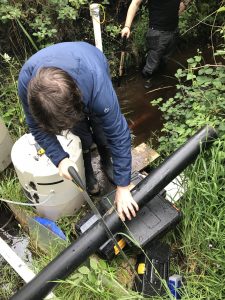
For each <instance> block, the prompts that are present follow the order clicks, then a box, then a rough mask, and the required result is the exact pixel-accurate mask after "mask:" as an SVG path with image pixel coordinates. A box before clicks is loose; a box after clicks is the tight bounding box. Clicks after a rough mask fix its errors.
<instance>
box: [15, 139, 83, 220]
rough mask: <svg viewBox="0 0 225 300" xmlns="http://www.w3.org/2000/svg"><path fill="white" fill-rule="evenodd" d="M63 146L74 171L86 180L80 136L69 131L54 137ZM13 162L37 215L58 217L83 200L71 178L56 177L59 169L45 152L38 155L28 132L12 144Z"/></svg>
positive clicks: (70, 212)
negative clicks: (73, 165)
mask: <svg viewBox="0 0 225 300" xmlns="http://www.w3.org/2000/svg"><path fill="white" fill-rule="evenodd" d="M57 138H58V140H59V142H60V144H61V145H62V147H63V149H64V150H65V151H66V152H67V153H69V155H70V159H71V160H72V161H73V162H74V163H75V164H76V166H77V171H78V173H79V175H80V177H81V178H82V180H83V181H84V182H85V174H84V162H83V155H82V148H81V142H80V139H79V137H77V136H75V135H73V134H72V133H68V134H67V135H66V136H57ZM11 157H12V162H13V165H14V167H15V170H16V173H17V176H18V178H19V181H20V183H21V185H22V187H23V189H24V192H25V195H26V196H27V198H28V199H29V200H30V201H32V202H33V203H42V202H44V203H43V205H37V206H36V210H37V212H38V214H39V215H40V216H43V217H46V218H49V219H52V220H57V219H59V218H60V217H62V216H67V215H73V214H74V212H75V211H76V210H78V209H79V208H80V207H81V205H82V204H83V202H84V198H83V195H82V193H81V192H80V190H79V189H78V188H77V187H76V185H75V184H74V183H73V182H72V181H71V180H67V179H64V178H62V177H61V176H59V173H58V168H56V167H55V165H54V164H53V163H52V162H51V160H50V159H49V158H48V157H47V156H46V155H45V154H43V155H41V156H39V155H38V154H37V149H36V147H35V140H34V138H33V136H32V135H31V134H25V135H23V136H22V137H21V138H20V139H19V140H17V141H16V143H15V144H14V145H13V148H12V152H11Z"/></svg>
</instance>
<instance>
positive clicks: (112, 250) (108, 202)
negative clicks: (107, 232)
mask: <svg viewBox="0 0 225 300" xmlns="http://www.w3.org/2000/svg"><path fill="white" fill-rule="evenodd" d="M142 179H143V176H142V175H141V174H140V173H138V172H135V173H133V174H132V183H133V184H134V185H136V184H137V183H138V182H140V181H141V180H142ZM163 195H164V191H162V192H161V193H160V194H159V195H157V196H156V197H155V198H153V199H152V200H150V201H149V203H148V204H147V205H145V206H144V207H143V208H142V209H140V211H139V212H138V213H137V216H136V217H135V218H133V219H132V220H131V221H127V222H126V227H127V228H125V230H124V229H123V232H125V233H126V235H128V236H130V238H126V237H124V236H123V237H122V236H120V235H115V237H116V239H117V241H118V242H119V245H121V248H122V249H123V248H124V247H125V245H127V244H128V245H131V244H133V243H132V240H134V239H135V241H136V242H137V243H138V244H139V246H140V247H145V246H146V245H147V244H148V243H150V242H152V241H153V240H154V239H156V238H160V237H161V236H162V235H163V234H165V233H166V232H167V231H168V230H170V229H171V228H172V227H173V226H175V225H176V224H177V222H178V221H179V220H180V218H181V213H180V211H178V210H177V209H176V208H175V207H174V206H173V205H172V204H171V203H170V202H169V201H167V200H166V199H165V198H164V197H163ZM114 197H115V191H112V192H111V193H109V194H107V195H105V196H104V197H103V198H102V199H101V201H100V202H99V204H98V205H97V208H98V210H99V212H100V213H101V214H102V215H104V214H105V213H106V212H107V211H108V210H109V209H110V208H111V207H112V205H113V203H114ZM97 220H98V219H97V217H96V216H95V215H94V213H92V212H90V213H88V214H87V215H85V216H84V217H83V218H82V219H81V220H80V221H79V222H78V223H77V224H76V225H75V230H76V232H77V234H78V235H81V234H82V233H84V232H85V231H86V230H87V229H89V228H90V227H91V226H93V225H94V224H95V222H97ZM118 253H119V252H118V249H117V248H116V247H115V245H114V242H113V241H112V240H111V239H109V240H108V241H106V242H105V243H104V244H103V245H102V246H101V247H100V248H99V250H98V254H99V255H100V256H101V257H102V258H104V259H107V260H111V259H112V258H113V257H114V256H115V255H116V254H118Z"/></svg>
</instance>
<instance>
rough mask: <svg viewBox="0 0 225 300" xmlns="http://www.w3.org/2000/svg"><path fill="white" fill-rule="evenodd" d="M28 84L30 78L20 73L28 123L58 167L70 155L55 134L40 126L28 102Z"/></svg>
mask: <svg viewBox="0 0 225 300" xmlns="http://www.w3.org/2000/svg"><path fill="white" fill-rule="evenodd" d="M27 84H28V80H26V79H25V76H23V75H21V74H20V76H19V80H18V94H19V97H20V100H21V101H22V105H23V109H24V112H25V116H26V122H27V125H28V127H29V129H30V132H31V133H32V135H33V136H34V138H35V140H36V142H37V143H38V144H39V145H40V146H41V147H42V148H43V149H44V150H45V154H46V155H47V156H48V157H49V158H50V160H51V161H52V162H53V164H54V165H55V166H56V167H57V166H58V164H59V163H60V161H61V160H62V159H63V158H65V157H69V154H68V153H67V152H65V151H64V150H63V148H62V146H61V145H60V143H59V141H58V139H57V137H56V136H55V135H53V134H48V133H46V132H44V131H42V130H41V129H40V128H39V127H38V124H37V123H36V122H35V120H34V118H33V117H32V115H31V113H30V110H29V106H28V102H27Z"/></svg>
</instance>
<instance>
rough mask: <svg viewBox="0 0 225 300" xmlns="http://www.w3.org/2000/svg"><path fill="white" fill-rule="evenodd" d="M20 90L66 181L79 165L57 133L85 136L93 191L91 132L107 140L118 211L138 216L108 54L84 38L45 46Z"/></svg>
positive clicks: (33, 127)
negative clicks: (70, 156) (130, 187)
mask: <svg viewBox="0 0 225 300" xmlns="http://www.w3.org/2000/svg"><path fill="white" fill-rule="evenodd" d="M18 91H19V97H20V99H21V101H22V104H23V108H24V111H25V114H26V122H27V124H28V126H29V129H30V131H31V133H32V134H33V136H34V137H35V140H36V141H37V142H38V144H39V145H40V146H41V147H42V148H43V149H44V150H45V153H46V155H47V156H48V157H49V158H50V159H51V161H52V162H53V163H54V164H55V165H56V166H57V167H58V168H59V173H60V175H61V176H63V177H65V178H67V179H71V176H70V174H69V173H68V167H69V166H71V165H72V166H73V165H74V163H73V162H72V161H71V160H70V158H69V155H68V153H66V152H65V151H64V150H63V148H62V146H61V145H60V143H59V142H58V140H57V138H56V134H59V133H60V132H61V131H62V130H66V129H71V131H72V132H74V133H75V134H76V135H78V136H79V137H80V138H81V142H82V147H83V157H84V165H85V175H86V181H87V187H88V188H89V192H90V190H91V189H93V188H94V185H95V183H96V182H95V181H96V179H95V178H94V173H93V169H92V165H91V154H90V146H91V144H92V134H94V135H95V137H96V138H97V139H98V140H99V141H100V142H99V143H100V144H101V143H102V145H103V146H106V140H107V143H108V145H109V147H110V152H111V155H112V161H113V181H114V183H115V184H116V185H117V190H116V196H115V203H116V205H117V211H118V214H119V216H120V218H121V219H122V220H125V218H126V217H127V218H128V219H131V216H135V215H136V212H135V210H138V205H137V203H136V202H135V201H134V199H133V198H132V196H131V194H130V191H129V187H128V186H129V184H130V174H131V142H130V132H129V128H128V125H127V122H126V120H125V118H124V116H123V115H122V114H121V111H120V107H119V104H118V99H117V96H116V93H115V91H114V89H113V86H112V82H111V79H110V74H109V69H108V63H107V60H106V58H105V56H104V54H103V53H102V52H101V51H100V50H98V49H97V48H96V47H94V46H92V45H90V44H87V43H84V42H66V43H60V44H56V45H53V46H49V47H47V48H45V49H42V50H40V51H38V52H37V53H36V54H34V55H33V56H32V57H31V58H30V59H29V60H28V61H27V62H26V63H25V64H24V66H23V67H22V70H21V72H20V74H19V79H18ZM90 127H91V129H90ZM91 130H92V131H91ZM105 138H106V140H105ZM100 148H101V147H100ZM104 149H105V148H104V147H103V151H102V153H100V155H101V154H102V155H103V154H104ZM103 156H104V155H103ZM93 178H94V181H93Z"/></svg>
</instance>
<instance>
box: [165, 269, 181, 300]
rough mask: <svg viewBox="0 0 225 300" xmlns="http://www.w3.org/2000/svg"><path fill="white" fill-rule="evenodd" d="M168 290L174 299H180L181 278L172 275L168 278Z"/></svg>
mask: <svg viewBox="0 0 225 300" xmlns="http://www.w3.org/2000/svg"><path fill="white" fill-rule="evenodd" d="M168 286H169V289H170V291H171V294H172V295H173V296H174V298H175V299H181V294H180V288H181V286H182V276H180V275H176V274H174V275H172V276H170V277H169V284H168Z"/></svg>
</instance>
